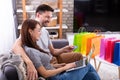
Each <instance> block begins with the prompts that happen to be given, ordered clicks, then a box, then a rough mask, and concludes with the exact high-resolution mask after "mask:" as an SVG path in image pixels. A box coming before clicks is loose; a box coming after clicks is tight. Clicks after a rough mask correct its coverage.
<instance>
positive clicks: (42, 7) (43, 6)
mask: <svg viewBox="0 0 120 80" xmlns="http://www.w3.org/2000/svg"><path fill="white" fill-rule="evenodd" d="M45 11H51V12H53V11H54V9H53V8H52V7H50V6H49V5H46V4H41V5H39V6H38V7H37V9H36V13H38V12H39V13H42V12H45Z"/></svg>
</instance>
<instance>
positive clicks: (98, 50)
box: [89, 35, 104, 58]
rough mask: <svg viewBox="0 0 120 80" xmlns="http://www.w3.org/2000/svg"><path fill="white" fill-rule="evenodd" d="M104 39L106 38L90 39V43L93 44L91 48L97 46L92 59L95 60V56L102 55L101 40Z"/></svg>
mask: <svg viewBox="0 0 120 80" xmlns="http://www.w3.org/2000/svg"><path fill="white" fill-rule="evenodd" d="M102 38H104V36H102V35H100V36H96V37H93V38H90V39H89V41H90V42H91V43H90V46H91V47H92V45H94V46H95V50H94V52H93V54H92V58H94V57H95V56H97V55H99V54H100V44H101V39H102Z"/></svg>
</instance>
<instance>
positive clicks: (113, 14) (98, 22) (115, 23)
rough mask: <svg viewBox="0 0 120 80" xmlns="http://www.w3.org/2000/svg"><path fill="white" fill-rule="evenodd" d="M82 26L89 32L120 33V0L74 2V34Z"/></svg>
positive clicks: (77, 0)
mask: <svg viewBox="0 0 120 80" xmlns="http://www.w3.org/2000/svg"><path fill="white" fill-rule="evenodd" d="M82 26H83V27H84V26H85V27H87V29H88V31H94V29H96V28H98V29H101V31H120V0H74V22H73V32H77V31H78V29H79V28H80V27H82Z"/></svg>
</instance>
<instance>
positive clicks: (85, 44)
mask: <svg viewBox="0 0 120 80" xmlns="http://www.w3.org/2000/svg"><path fill="white" fill-rule="evenodd" d="M95 36H96V34H95V33H87V34H85V35H83V37H82V41H81V54H83V55H85V56H86V55H87V54H88V53H89V52H90V48H91V46H89V45H88V44H90V42H89V41H88V39H89V38H92V37H95ZM88 49H89V50H88Z"/></svg>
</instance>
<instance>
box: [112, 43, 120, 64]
mask: <svg viewBox="0 0 120 80" xmlns="http://www.w3.org/2000/svg"><path fill="white" fill-rule="evenodd" d="M113 63H114V64H116V65H118V66H120V42H116V43H115V47H114V56H113Z"/></svg>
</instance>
